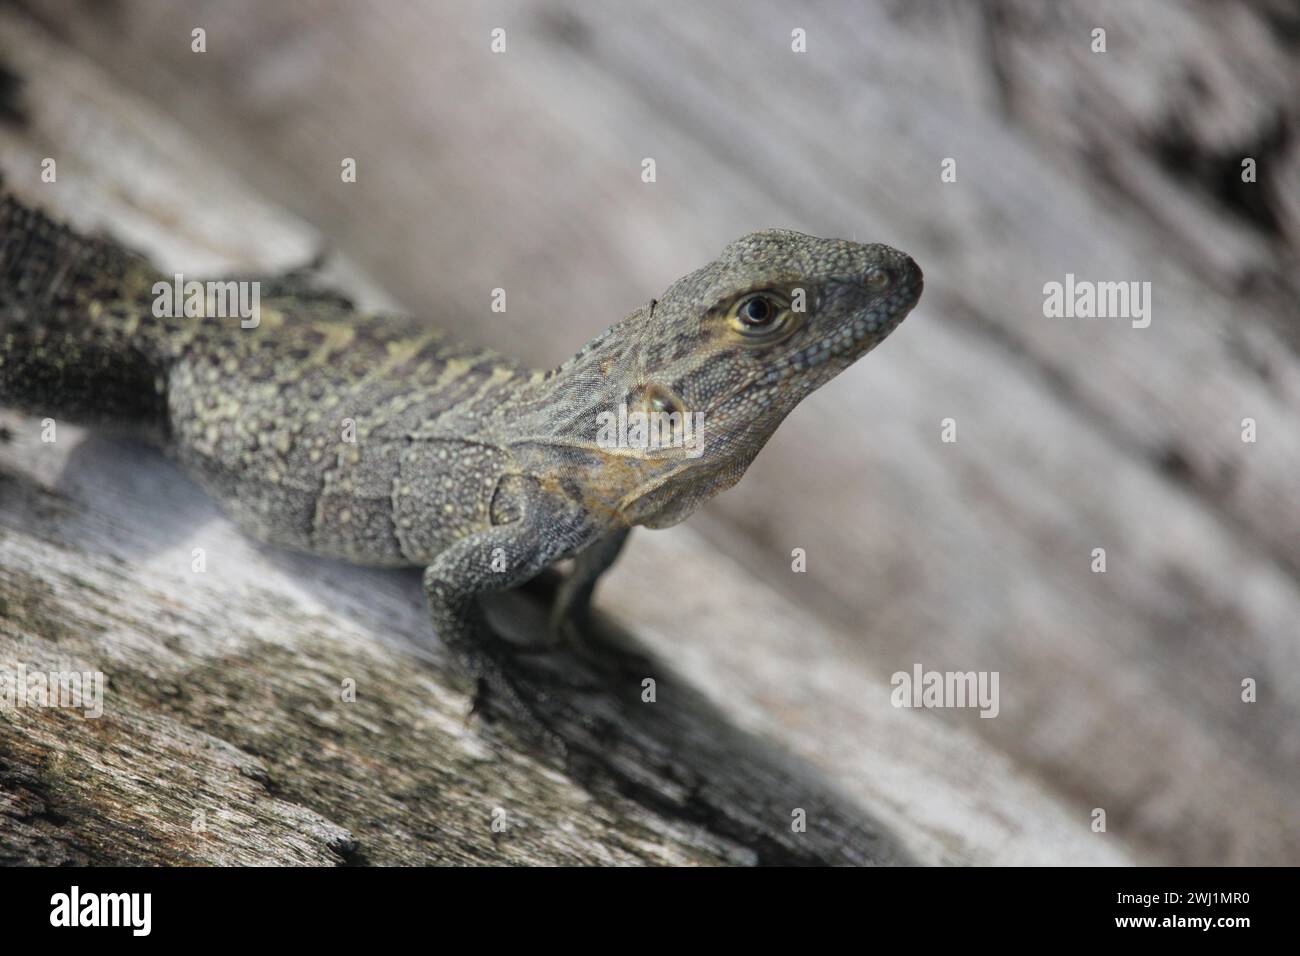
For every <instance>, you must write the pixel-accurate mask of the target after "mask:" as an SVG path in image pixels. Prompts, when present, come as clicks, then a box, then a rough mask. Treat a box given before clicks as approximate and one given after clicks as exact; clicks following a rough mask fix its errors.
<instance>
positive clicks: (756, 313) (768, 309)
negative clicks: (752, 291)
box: [736, 295, 777, 328]
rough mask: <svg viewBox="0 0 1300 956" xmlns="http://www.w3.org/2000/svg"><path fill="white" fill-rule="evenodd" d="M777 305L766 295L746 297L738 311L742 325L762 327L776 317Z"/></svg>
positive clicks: (737, 315)
mask: <svg viewBox="0 0 1300 956" xmlns="http://www.w3.org/2000/svg"><path fill="white" fill-rule="evenodd" d="M776 313H777V310H776V306H775V305H774V304H773V302H772V301H771V300H770V299H768V298H767V297H766V296H761V295H756V296H753V297H752V298H749V299H746V300H745V301H744V302H742V303H741V304H740V308H739V309H738V310H737V311H736V317H737V318H738V319H740V322H741V324H742V325H746V326H748V327H750V328H761V327H762V326H765V325H767V324H768V323H770V322H771V321H772V320H773V319H775V318H776Z"/></svg>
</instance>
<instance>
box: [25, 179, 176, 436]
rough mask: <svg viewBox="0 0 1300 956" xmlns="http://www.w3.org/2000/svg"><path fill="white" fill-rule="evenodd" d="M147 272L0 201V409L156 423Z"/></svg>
mask: <svg viewBox="0 0 1300 956" xmlns="http://www.w3.org/2000/svg"><path fill="white" fill-rule="evenodd" d="M153 277H154V272H153V270H152V269H150V268H149V265H148V263H147V262H146V261H145V260H144V259H142V258H140V257H139V256H136V255H134V254H132V253H130V252H128V251H127V250H125V249H123V248H122V247H121V246H119V245H117V244H115V243H113V242H111V241H109V240H105V239H98V238H92V237H87V236H82V235H78V234H77V233H76V232H74V231H72V230H71V229H69V228H68V227H67V226H64V225H62V224H60V223H57V222H55V221H54V220H52V219H50V218H49V217H48V216H46V215H44V214H43V213H41V212H39V211H37V210H35V209H31V208H29V207H27V206H24V205H23V204H22V203H20V202H19V201H18V200H17V199H15V198H14V197H12V196H4V197H2V198H0V405H7V406H10V407H15V408H19V409H21V410H23V411H26V412H29V413H32V414H36V415H42V416H48V417H51V418H55V419H61V418H64V419H68V420H72V421H80V422H86V423H91V424H95V423H107V422H113V423H120V424H124V425H128V426H142V427H143V428H145V429H146V430H147V431H149V432H153V431H156V430H157V429H158V428H161V427H162V422H163V420H164V419H163V412H164V389H165V375H166V366H165V354H166V352H165V344H166V343H165V340H164V338H163V335H164V330H163V329H161V328H160V327H159V326H158V323H157V322H156V320H154V319H153V316H152V313H151V300H152V297H151V294H150V289H151V287H152V284H153Z"/></svg>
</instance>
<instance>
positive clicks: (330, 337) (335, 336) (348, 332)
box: [307, 322, 357, 365]
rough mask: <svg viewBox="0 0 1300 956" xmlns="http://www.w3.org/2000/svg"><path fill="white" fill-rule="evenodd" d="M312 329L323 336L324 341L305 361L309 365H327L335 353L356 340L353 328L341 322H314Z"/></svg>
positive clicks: (355, 331)
mask: <svg viewBox="0 0 1300 956" xmlns="http://www.w3.org/2000/svg"><path fill="white" fill-rule="evenodd" d="M312 328H313V329H315V330H316V331H317V332H320V333H321V334H322V335H324V336H325V341H324V342H322V343H321V344H320V346H319V347H318V348H317V349H316V351H315V352H313V353H312V354H311V356H310V357H309V358H308V359H307V362H308V364H311V365H327V364H329V360H330V358H332V357H333V355H334V353H335V352H341V351H343V350H344V349H345V348H347V347H348V346H349V345H351V344H352V340H353V339H354V338H356V335H357V330H356V328H355V327H354V326H352V325H349V324H346V323H343V322H316V323H313V324H312Z"/></svg>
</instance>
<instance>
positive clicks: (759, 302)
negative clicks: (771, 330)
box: [745, 299, 772, 322]
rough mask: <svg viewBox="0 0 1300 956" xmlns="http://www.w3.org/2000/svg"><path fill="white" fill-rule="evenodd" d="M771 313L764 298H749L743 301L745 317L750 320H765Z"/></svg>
mask: <svg viewBox="0 0 1300 956" xmlns="http://www.w3.org/2000/svg"><path fill="white" fill-rule="evenodd" d="M771 314H772V310H771V308H770V307H769V306H768V304H767V300H766V299H750V300H749V301H748V302H746V303H745V318H746V319H747V320H748V321H750V322H766V321H767V320H768V318H769V317H770V316H771Z"/></svg>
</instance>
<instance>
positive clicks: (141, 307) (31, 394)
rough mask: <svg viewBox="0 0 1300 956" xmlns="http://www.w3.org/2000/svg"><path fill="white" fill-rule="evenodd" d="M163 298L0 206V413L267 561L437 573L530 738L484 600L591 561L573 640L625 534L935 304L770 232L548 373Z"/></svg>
mask: <svg viewBox="0 0 1300 956" xmlns="http://www.w3.org/2000/svg"><path fill="white" fill-rule="evenodd" d="M170 278H171V277H170V276H162V275H160V274H159V273H158V272H157V270H155V269H154V268H152V267H151V266H150V265H149V264H148V263H147V262H145V261H144V260H142V259H139V258H137V257H135V256H132V255H131V254H129V253H127V252H125V251H124V250H122V249H121V248H120V247H118V246H116V245H114V244H113V243H111V242H107V241H104V240H95V239H87V238H84V237H80V236H77V235H75V234H73V233H71V232H69V231H68V230H66V229H65V228H63V227H60V226H57V225H56V224H54V223H53V222H51V221H50V220H48V219H47V218H45V217H44V216H43V215H41V214H40V213H37V212H35V211H33V210H30V209H27V208H25V207H23V206H22V205H20V204H19V203H17V202H16V201H15V200H13V199H11V198H6V199H4V200H3V201H2V202H0V404H7V405H12V406H17V407H20V408H23V409H25V410H28V411H31V412H33V413H35V414H39V415H42V416H51V417H55V418H60V417H68V418H72V419H79V420H82V421H88V422H91V423H110V424H113V425H117V426H127V427H130V428H133V429H134V430H136V431H137V432H139V433H141V434H143V435H146V436H149V437H152V438H154V439H155V440H156V441H158V442H159V443H160V444H161V445H162V446H163V447H165V448H166V449H167V450H168V451H169V452H170V453H171V454H172V455H174V456H175V457H176V458H177V460H179V462H180V463H181V464H182V466H183V467H184V468H185V469H186V470H187V471H188V472H189V473H190V474H191V475H193V476H194V478H195V479H196V480H197V481H198V482H199V483H200V484H201V485H202V486H203V487H204V488H205V489H206V490H207V491H208V492H209V493H210V494H211V495H212V496H213V497H214V498H216V499H217V500H218V501H219V502H220V503H221V505H222V506H223V507H224V508H225V509H226V510H227V511H228V512H229V513H230V514H231V515H232V516H233V517H234V518H235V520H236V521H237V522H238V523H239V524H240V525H241V526H242V527H244V528H245V529H246V530H247V531H248V532H249V533H251V534H253V535H255V536H256V537H258V538H260V539H262V540H265V541H267V542H270V543H273V544H277V545H282V546H285V547H290V548H295V549H300V550H304V551H310V552H314V553H317V554H325V555H332V556H336V557H341V558H345V559H347V560H349V561H353V562H356V563H358V564H369V565H383V566H404V565H419V566H423V567H425V569H426V570H425V574H424V583H425V590H426V593H427V594H428V598H429V605H430V610H431V612H432V615H433V620H434V624H435V627H436V628H437V631H438V633H439V635H440V636H441V637H442V638H443V640H444V641H446V642H447V644H448V645H449V646H450V647H452V648H453V649H454V650H455V651H456V653H457V655H458V657H459V658H460V660H461V662H462V664H463V666H464V668H465V670H466V672H467V673H468V674H469V675H470V676H471V677H473V678H476V679H477V681H478V685H479V687H480V689H484V688H486V689H488V690H490V691H492V692H493V693H492V696H493V697H494V698H498V699H499V701H500V702H501V703H503V704H504V705H505V706H506V707H507V708H508V709H510V710H512V711H514V712H516V715H521V716H522V715H527V714H529V713H531V712H532V711H533V709H534V708H533V707H532V703H531V701H530V700H529V699H528V694H527V692H521V690H520V689H519V688H518V687H517V686H516V685H515V684H514V682H513V681H512V680H511V677H510V673H509V661H508V653H507V651H506V649H505V648H504V647H503V642H502V641H501V640H500V639H499V638H497V637H496V636H495V635H493V634H492V633H491V632H490V630H489V629H488V628H487V626H486V625H485V623H484V620H483V617H482V613H481V611H480V609H479V602H478V598H479V596H480V595H481V594H483V593H484V592H487V591H493V590H500V589H504V588H509V587H513V586H515V585H517V584H520V583H522V582H524V581H527V580H528V579H530V578H532V577H534V576H535V575H537V574H538V573H540V572H541V571H542V570H543V569H544V568H546V567H547V566H548V565H550V564H553V563H554V562H556V561H558V560H561V559H563V558H567V557H572V556H576V555H581V557H580V558H579V560H578V562H577V565H576V570H575V572H574V574H573V575H572V576H571V577H570V578H569V579H567V580H566V582H565V583H564V585H563V586H562V587H561V590H560V593H559V597H558V599H557V602H556V608H555V612H554V615H553V622H554V625H555V626H556V627H557V628H558V627H560V626H561V625H563V623H564V622H565V621H566V620H567V619H578V620H580V619H581V617H582V615H583V614H584V612H585V611H586V608H587V604H588V602H589V600H590V597H591V591H592V587H593V586H594V583H595V580H596V578H597V577H598V576H599V575H600V573H601V572H602V571H603V570H604V569H605V568H607V567H608V566H609V565H610V564H611V563H612V562H613V560H614V558H615V557H616V556H617V553H618V550H619V548H620V547H621V545H622V543H623V541H624V540H625V538H626V535H627V532H628V529H630V528H631V527H632V526H634V525H644V526H646V527H651V528H661V527H666V526H668V525H671V524H675V523H676V522H678V521H681V520H682V519H683V518H685V517H686V516H688V515H689V514H690V513H691V512H692V511H693V510H694V509H695V507H696V506H697V505H699V504H700V502H702V501H704V500H705V499H706V498H709V497H711V496H712V495H715V494H717V493H718V492H719V491H722V490H724V489H726V488H729V487H731V485H733V484H735V483H736V481H738V480H739V479H740V476H741V475H742V474H743V473H744V471H745V469H746V468H747V467H748V466H749V463H750V462H751V461H752V460H753V458H754V456H755V455H756V454H757V453H758V451H759V449H760V448H762V446H763V444H764V443H765V442H766V441H767V440H768V438H769V437H770V436H771V435H772V433H773V432H774V431H775V429H776V427H777V426H778V425H779V424H780V423H781V421H782V420H783V419H784V418H785V416H786V415H787V414H789V413H790V411H791V410H793V408H794V407H795V405H797V404H798V403H799V400H800V399H802V398H803V397H804V396H805V395H807V394H809V393H810V392H812V391H813V390H814V389H816V388H818V387H819V386H821V385H822V384H824V383H825V382H827V381H829V380H830V379H831V378H832V377H833V376H835V375H836V374H837V373H839V372H840V371H841V370H842V369H844V368H847V367H848V366H849V365H850V364H852V363H853V362H854V361H856V360H857V359H858V358H859V357H861V356H862V355H864V354H866V353H867V352H868V351H870V350H871V349H872V348H873V347H874V346H875V345H876V344H877V343H879V342H880V341H881V340H882V339H883V338H884V337H885V336H886V335H888V334H889V333H890V332H891V331H892V330H893V329H894V327H895V326H897V325H898V323H899V322H900V321H902V319H903V318H904V317H905V316H906V315H907V313H908V312H909V311H910V310H911V309H912V307H913V306H914V305H915V304H916V301H917V299H918V297H919V296H920V294H921V284H922V283H921V272H920V270H919V269H918V268H917V266H916V264H915V263H914V262H913V261H912V260H911V259H910V258H909V257H908V256H906V255H904V254H903V253H901V252H899V251H897V250H895V249H891V248H889V247H888V246H883V245H860V244H857V243H853V242H847V241H844V240H838V239H818V238H815V237H812V236H806V235H802V234H800V233H796V232H789V231H784V230H768V231H764V232H757V233H753V234H750V235H748V236H745V237H743V238H741V239H739V240H737V241H735V242H733V243H731V244H730V245H728V246H727V247H726V248H725V249H724V250H723V251H722V254H721V256H719V258H718V259H716V260H715V261H713V262H711V263H709V264H708V265H706V266H704V267H703V268H702V269H699V270H697V271H696V272H693V273H691V274H690V275H688V276H685V277H684V278H682V279H679V280H678V281H677V282H675V283H673V284H672V285H671V286H670V287H669V288H668V289H667V291H665V292H664V294H663V296H662V297H661V298H659V299H658V300H652V301H651V302H649V303H648V304H647V305H646V306H644V307H642V308H640V309H638V310H637V311H635V312H633V313H632V314H631V315H629V316H628V317H627V318H625V319H624V320H623V321H622V322H620V323H618V324H617V325H615V326H613V327H612V328H610V329H608V330H607V331H606V332H604V333H602V334H601V335H599V336H597V337H596V338H595V339H593V340H592V341H591V342H589V343H588V344H587V345H586V346H584V347H583V348H582V350H581V351H579V352H578V353H577V355H575V356H574V357H573V358H572V359H570V360H569V361H567V362H565V363H564V365H562V366H560V367H559V368H558V369H554V370H551V371H535V370H531V369H527V368H523V367H521V366H519V365H518V364H516V363H514V362H512V361H511V360H509V359H508V358H505V357H503V356H500V355H496V354H493V353H490V352H486V351H483V350H480V349H471V348H467V347H464V346H461V345H459V344H457V343H455V342H453V341H451V340H450V339H448V338H447V337H445V336H444V335H443V334H441V333H439V332H436V331H434V330H432V329H429V328H426V327H423V326H421V325H419V324H416V323H414V322H412V321H410V320H404V319H400V318H395V317H391V316H377V315H370V314H363V313H360V312H358V311H357V310H355V309H354V308H353V307H352V305H351V304H350V303H349V302H348V301H347V300H345V299H343V298H341V297H338V296H335V295H332V294H327V293H321V292H318V291H314V290H312V289H311V288H310V287H309V286H308V284H307V283H306V282H305V281H302V280H301V279H300V278H296V277H293V276H289V277H279V278H274V279H269V280H263V281H262V287H261V320H260V324H259V325H258V326H257V327H256V328H255V329H245V328H241V326H240V322H239V320H238V318H161V319H160V318H156V317H155V316H154V315H153V302H154V298H155V297H154V293H153V284H154V282H155V281H157V280H159V279H161V280H163V281H169V280H170ZM187 278H188V277H187ZM801 296H802V300H803V303H804V307H803V309H802V311H800V310H799V309H798V307H797V304H798V301H799V299H800V297H801ZM620 403H626V404H627V405H628V406H629V408H631V409H633V410H638V409H640V410H667V411H682V412H686V413H696V412H702V413H703V415H704V438H705V447H704V451H703V454H701V455H699V456H698V457H692V456H690V455H688V454H686V453H685V452H684V451H683V450H682V449H669V450H666V451H664V450H661V451H658V452H649V451H646V450H643V449H636V448H632V449H629V448H608V447H601V445H600V444H598V443H597V441H596V437H597V431H598V417H597V416H598V415H599V413H601V412H612V411H615V410H616V409H617V408H618V406H619V405H620ZM349 421H350V422H351V423H353V424H352V425H351V426H350V427H349V425H348V422H349ZM348 439H354V440H348Z"/></svg>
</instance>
